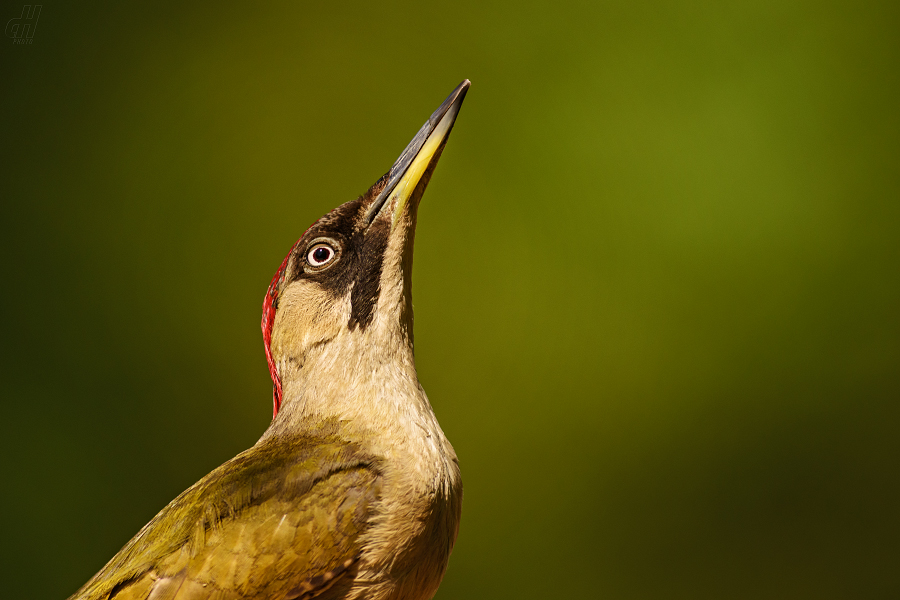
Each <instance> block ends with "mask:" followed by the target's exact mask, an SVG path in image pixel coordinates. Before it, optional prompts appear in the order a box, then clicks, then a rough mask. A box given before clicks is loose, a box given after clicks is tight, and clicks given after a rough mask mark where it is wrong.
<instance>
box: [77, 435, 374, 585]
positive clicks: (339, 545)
mask: <svg viewBox="0 0 900 600" xmlns="http://www.w3.org/2000/svg"><path fill="white" fill-rule="evenodd" d="M337 431H338V430H337V426H336V425H334V424H333V423H326V424H323V425H322V426H320V427H318V428H317V430H316V431H314V432H312V433H307V434H304V435H302V436H298V437H294V438H291V439H283V438H269V439H267V440H263V441H261V442H260V443H259V444H257V445H256V446H254V447H253V448H250V449H249V450H247V451H245V452H243V453H241V454H239V455H238V456H236V457H235V458H233V459H232V460H230V461H228V462H227V463H225V464H224V465H222V466H221V467H219V468H218V469H216V470H215V471H213V472H212V473H210V474H209V475H207V476H206V477H204V478H203V479H201V480H200V481H199V482H197V483H196V484H195V485H193V486H192V487H191V488H189V489H188V490H187V491H185V492H184V493H183V494H181V495H180V496H179V497H178V498H176V499H175V500H173V501H172V502H171V503H170V504H169V505H168V506H167V507H166V508H164V509H163V510H162V511H161V512H160V513H159V514H158V515H157V516H156V517H155V518H154V519H153V520H152V521H150V523H148V524H147V525H146V526H145V527H144V528H143V529H142V530H141V531H140V532H139V533H138V534H137V535H136V536H135V537H134V538H133V539H132V540H131V541H130V542H129V543H128V544H127V545H126V546H125V547H124V548H122V550H121V551H120V552H119V553H118V554H117V555H116V556H115V557H114V558H113V559H112V560H111V561H110V562H109V563H108V564H107V565H106V566H105V567H104V568H103V569H102V570H101V571H100V572H99V573H97V575H95V576H94V577H93V578H92V579H91V580H90V581H88V582H87V584H85V586H84V587H83V588H82V589H81V590H79V591H78V592H77V593H76V594H75V595H74V596H72V600H76V599H77V600H100V599H106V598H109V597H111V596H114V597H115V598H116V599H117V600H130V599H132V598H140V599H144V598H147V595H148V593H149V591H150V589H151V587H152V586H153V585H154V584H156V583H157V581H158V580H161V579H166V578H168V579H170V581H169V582H166V584H165V585H162V586H158V590H157V594H158V595H157V594H154V598H160V599H162V598H167V597H173V596H175V595H176V594H177V595H178V598H179V599H182V598H184V599H185V600H189V599H191V598H204V599H206V598H219V599H221V600H226V599H230V598H241V597H253V598H256V597H259V598H271V599H273V600H275V599H280V598H285V599H287V598H303V597H308V596H311V595H316V596H317V597H320V598H325V597H327V596H325V595H321V594H322V593H323V592H324V591H325V590H326V588H328V587H329V586H333V585H334V584H335V583H338V582H339V581H340V580H341V579H342V576H344V575H345V574H346V572H347V571H352V569H353V564H354V562H355V561H356V559H357V558H358V556H359V551H360V548H359V537H360V534H361V533H362V532H363V531H364V530H365V528H366V523H367V520H368V519H369V518H370V516H371V515H370V510H371V507H372V505H373V503H375V502H376V501H377V500H378V496H379V494H380V487H381V486H380V474H379V468H378V463H377V461H376V460H375V459H373V458H372V457H371V456H370V455H367V454H366V453H365V452H364V451H363V450H362V449H361V448H360V447H359V445H358V444H355V443H352V442H348V440H346V439H343V438H342V437H341V436H340V435H339V434H338V433H337ZM348 579H349V578H348ZM340 587H341V586H337V588H336V589H335V590H334V591H335V593H337V592H338V591H339V588H340Z"/></svg>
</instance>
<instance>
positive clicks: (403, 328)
mask: <svg viewBox="0 0 900 600" xmlns="http://www.w3.org/2000/svg"><path fill="white" fill-rule="evenodd" d="M469 85H470V84H469V81H468V80H465V81H463V82H462V83H461V84H460V85H459V86H458V87H457V88H456V89H455V90H454V91H453V93H451V94H450V96H448V97H447V99H446V100H445V101H444V102H443V104H441V106H440V107H439V108H438V109H437V110H436V111H435V112H434V113H433V114H432V115H431V117H430V118H429V119H428V121H427V122H426V123H425V124H424V125H423V126H422V128H421V129H420V130H419V132H418V133H417V134H416V136H415V137H414V138H413V140H412V141H411V142H410V143H409V145H408V146H407V147H406V149H405V150H404V151H403V153H402V154H401V155H400V158H398V159H397V161H396V162H395V163H394V165H393V166H392V167H391V169H390V170H389V171H388V172H387V173H386V174H385V175H384V176H383V177H381V179H379V180H378V181H377V182H376V183H375V184H374V185H373V186H372V187H371V188H369V190H368V191H367V192H366V193H365V194H363V195H362V196H360V197H359V198H357V199H356V200H352V201H350V202H347V203H345V204H342V205H340V206H338V207H337V208H335V209H334V210H332V211H331V212H329V213H328V214H326V215H325V216H323V217H322V218H321V219H319V220H318V221H316V222H315V223H313V225H312V226H311V227H310V228H309V229H307V230H306V233H304V234H303V237H301V238H300V239H299V240H298V241H297V243H296V244H294V246H293V248H292V249H291V251H290V252H289V253H288V255H287V256H286V257H285V259H284V261H283V262H282V263H281V266H280V267H279V268H278V271H277V272H276V273H275V276H274V277H273V279H272V282H271V284H269V288H268V290H267V291H266V296H265V300H264V302H263V317H262V330H263V339H264V342H265V349H266V358H267V360H268V363H269V372H270V373H271V375H272V381H273V383H274V390H273V403H274V407H273V417H274V416H277V415H278V412H279V410H280V408H281V406H282V402H283V399H284V398H285V396H286V395H288V396H291V397H294V396H297V397H303V396H306V397H309V396H310V395H311V394H310V393H309V392H310V389H311V386H312V388H313V389H314V388H315V386H316V385H319V391H320V392H321V389H323V388H322V386H324V385H325V383H324V382H320V383H317V382H316V378H317V377H321V378H322V379H323V380H325V379H327V381H328V382H329V383H328V385H329V386H331V387H330V388H329V389H331V388H334V386H345V387H347V386H349V387H352V388H353V389H354V390H356V388H358V387H360V385H361V382H364V381H365V380H366V379H367V378H368V379H372V378H377V377H378V376H379V373H381V375H385V374H386V373H387V372H389V371H399V372H404V371H409V370H411V372H412V373H413V374H414V373H415V367H414V363H413V354H412V350H413V314H412V258H413V240H414V237H415V228H416V215H417V212H418V207H419V201H420V200H421V198H422V194H423V193H424V192H425V188H426V186H427V185H428V182H429V180H430V179H431V175H432V172H433V171H434V168H435V166H436V165H437V162H438V159H439V158H440V155H441V152H442V150H443V148H444V144H445V143H446V142H447V138H448V136H449V134H450V130H451V129H452V128H453V123H454V121H455V120H456V116H457V114H458V112H459V108H460V106H461V105H462V102H463V99H464V98H465V95H466V92H467V91H468V89H469ZM388 374H389V373H388ZM394 375H397V374H396V373H394ZM397 376H398V377H402V375H397ZM295 383H296V386H295V387H296V388H297V389H295V390H291V389H289V388H290V387H291V386H292V385H294V384H295ZM416 385H417V383H416ZM357 391H358V390H357ZM319 395H321V394H319ZM298 401H301V400H299V399H298ZM304 401H305V400H304Z"/></svg>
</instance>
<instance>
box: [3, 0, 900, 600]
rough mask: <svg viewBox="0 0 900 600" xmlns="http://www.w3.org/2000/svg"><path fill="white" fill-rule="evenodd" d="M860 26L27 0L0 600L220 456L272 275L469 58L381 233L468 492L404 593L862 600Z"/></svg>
mask: <svg viewBox="0 0 900 600" xmlns="http://www.w3.org/2000/svg"><path fill="white" fill-rule="evenodd" d="M21 9H22V5H21V4H16V3H14V2H13V3H11V2H4V3H3V4H2V11H0V21H2V22H4V23H6V22H7V20H8V19H10V18H13V17H18V16H20V14H21ZM898 23H900V5H898V4H897V3H896V2H883V3H877V2H849V1H846V2H809V1H807V2H799V3H785V2H766V1H762V2H760V1H754V2H734V3H727V4H726V3H696V2H687V1H670V2H655V3H644V2H627V1H610V2H578V3H562V2H555V3H530V2H521V1H519V2H507V3H501V2H455V3H452V4H446V3H445V4H440V5H437V4H435V5H425V4H422V3H399V2H391V3H371V2H341V3H335V4H332V5H328V6H326V5H325V3H322V4H317V5H313V4H300V3H283V4H277V5H268V6H261V5H252V6H251V5H249V4H240V3H227V2H215V3H214V2H206V3H202V4H197V5H194V6H184V5H182V4H181V3H174V2H171V3H168V2H154V3H123V2H106V3H93V4H87V3H79V5H78V6H74V5H73V4H70V3H66V4H64V5H61V4H57V3H54V4H45V5H43V10H42V12H41V15H40V20H39V24H38V27H37V29H36V31H35V34H34V38H33V42H32V44H30V45H25V46H15V45H13V44H12V40H11V39H9V38H8V37H4V38H3V40H2V43H3V44H4V47H3V50H2V52H0V60H2V63H0V66H2V70H0V75H2V82H3V85H2V87H0V98H2V120H0V132H2V133H0V140H2V144H0V186H2V187H0V194H2V215H3V217H2V221H0V223H2V231H0V233H2V239H0V244H2V247H0V251H2V259H0V269H2V272H0V276H2V281H3V294H2V296H0V298H2V299H0V310H2V313H0V318H2V324H3V334H2V345H0V351H2V355H0V377H2V389H0V393H2V418H0V453H2V457H3V458H2V462H0V469H2V471H0V478H2V479H0V481H2V493H0V509H2V514H3V519H2V522H3V525H2V539H3V542H2V544H0V564H2V571H3V574H4V577H3V579H4V589H3V592H2V596H3V597H4V598H10V599H16V600H28V599H32V598H34V599H39V598H64V597H66V596H67V595H69V594H70V593H72V592H73V591H74V590H75V589H76V588H78V587H79V586H80V585H81V584H82V583H84V581H85V580H86V579H87V578H88V577H90V576H91V575H92V574H93V573H94V572H95V571H97V570H98V569H99V568H100V567H101V566H102V565H103V564H104V563H105V562H106V560H108V559H109V558H110V557H111V556H112V555H113V554H114V553H115V552H116V550H118V549H119V548H120V547H121V546H122V545H123V544H124V543H125V542H126V541H127V540H128V539H129V538H130V537H131V536H132V535H133V534H134V533H135V532H137V530H138V529H139V528H140V527H141V526H142V525H143V524H144V523H145V522H146V521H147V520H149V519H150V518H151V517H152V516H153V515H154V514H155V513H156V512H157V511H158V510H159V509H160V508H162V507H163V506H164V505H165V504H166V503H167V502H168V501H169V500H171V499H172V498H174V497H175V496H176V495H177V494H178V493H180V492H181V491H182V490H183V489H184V488H186V487H187V486H189V485H190V484H191V483H193V482H194V481H195V480H197V479H198V478H200V477H201V476H203V475H204V474H205V473H207V472H208V471H209V470H211V469H212V468H214V467H215V466H217V465H218V464H220V463H221V462H223V461H225V460H227V459H228V458H230V457H231V456H233V455H234V454H236V453H237V452H239V451H241V450H243V449H245V448H247V447H248V446H250V445H252V444H253V443H254V442H255V440H256V439H257V438H258V436H259V435H260V434H261V433H262V431H263V430H264V429H265V428H266V426H267V424H268V421H269V419H270V417H271V383H270V381H269V377H268V373H267V370H266V364H265V359H264V355H263V347H262V340H261V335H260V331H259V317H260V307H261V304H262V299H263V293H264V291H265V288H266V286H267V284H268V282H269V279H270V277H271V276H272V274H273V273H274V271H275V269H276V268H277V267H278V265H279V263H280V262H281V259H282V258H283V256H284V254H285V253H286V252H287V250H288V249H289V248H290V247H291V245H292V244H293V242H294V241H295V240H296V239H297V238H298V237H299V236H300V234H302V232H303V231H304V230H305V228H306V227H307V226H308V225H309V224H310V223H311V222H312V221H313V220H315V219H316V218H318V217H319V216H320V215H322V214H323V213H325V212H327V211H328V210H329V209H331V208H332V207H334V206H336V205H337V204H339V203H342V202H344V201H346V200H350V199H352V198H354V197H355V196H356V195H358V194H359V193H361V192H363V191H364V190H365V189H366V188H367V187H368V186H369V185H370V184H371V183H373V182H374V181H375V180H376V179H377V178H378V177H379V176H380V175H381V174H382V173H384V172H385V171H386V170H387V169H388V167H389V166H390V165H391V164H392V162H393V161H394V159H395V158H396V157H397V155H398V154H399V153H400V151H401V150H402V149H403V147H404V146H405V145H406V143H407V142H408V141H409V139H411V137H412V136H413V134H414V133H415V132H416V131H417V129H418V128H419V126H420V125H421V124H422V123H423V122H424V120H425V119H426V118H427V117H428V115H429V114H430V113H431V111H432V110H433V109H434V108H435V107H437V105H438V104H439V103H440V102H441V101H442V100H443V99H444V97H445V96H446V95H447V94H448V93H449V92H450V90H452V89H453V87H454V86H455V85H456V84H458V83H459V82H460V81H461V80H462V79H463V78H470V79H471V80H472V82H473V85H472V89H471V91H470V93H469V95H468V98H467V100H466V103H465V106H464V107H463V109H462V112H461V113H460V118H459V121H458V122H457V127H456V129H455V130H454V133H453V136H452V138H451V140H450V143H449V145H448V147H447V150H446V152H445V153H444V156H443V159H442V161H441V165H440V168H439V169H438V170H437V172H436V175H435V177H434V179H433V180H432V184H431V187H430V188H429V191H428V194H427V195H426V197H425V200H424V203H423V205H422V211H421V214H420V220H419V235H418V236H417V248H416V271H415V300H416V309H417V312H416V342H417V348H416V350H417V358H418V368H419V372H420V376H421V380H422V382H423V384H424V386H425V388H426V390H427V391H428V393H429V396H430V398H431V400H432V402H433V404H434V407H435V410H436V412H437V414H438V416H439V418H440V420H441V423H442V425H443V427H444V429H445V431H446V432H447V434H448V436H449V437H450V439H451V440H452V441H453V443H454V445H455V447H456V449H457V451H458V453H459V455H460V458H461V461H462V467H463V475H464V481H465V489H466V495H465V503H464V510H463V523H462V529H461V535H460V539H459V542H458V545H457V547H456V549H455V551H454V554H453V558H452V560H451V564H450V569H449V572H448V574H447V577H446V579H445V580H444V584H443V586H442V587H441V590H440V592H439V593H438V596H437V597H438V598H439V599H440V600H451V599H457V598H467V599H468V598H519V599H527V598H594V597H596V598H622V599H631V598H634V599H644V598H647V599H657V598H691V599H706V598H709V599H719V598H766V599H771V598H817V599H822V598H897V597H900V574H898V573H900V569H898V563H900V434H898V430H900V268H898V266H900V99H898V92H900V27H898Z"/></svg>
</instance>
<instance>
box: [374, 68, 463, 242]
mask: <svg viewBox="0 0 900 600" xmlns="http://www.w3.org/2000/svg"><path fill="white" fill-rule="evenodd" d="M470 85H471V83H470V82H469V80H468V79H466V80H465V81H463V82H462V83H460V84H459V85H458V86H456V89H455V90H453V92H452V93H451V94H450V95H449V96H447V99H446V100H444V102H443V103H442V104H441V105H440V106H439V107H438V109H437V110H436V111H434V113H433V114H432V115H431V117H429V118H428V120H427V121H426V122H425V124H424V125H422V128H421V129H419V133H417V134H416V137H414V138H413V139H412V141H411V142H410V143H409V145H408V146H407V147H406V149H405V150H404V151H403V153H402V154H401V155H400V158H398V159H397V162H395V163H394V166H392V167H391V170H390V171H388V174H387V183H386V184H385V186H384V189H382V190H381V192H380V193H379V194H378V197H376V198H375V201H374V202H373V203H372V206H371V207H370V208H369V212H368V214H367V215H366V224H367V225H369V224H371V223H372V221H374V220H375V217H377V216H378V215H379V214H380V213H381V212H382V209H383V208H384V207H385V206H387V207H388V208H387V209H386V210H390V211H391V212H392V213H393V214H392V216H391V227H392V228H393V226H394V224H395V223H396V222H397V220H398V219H399V218H400V216H401V215H402V214H403V211H404V210H405V209H406V207H407V206H408V205H410V204H414V203H416V202H418V200H419V199H421V197H422V194H423V193H424V191H425V186H427V185H428V181H429V180H430V179H431V173H432V171H434V167H435V166H436V165H437V161H438V159H439V158H440V156H441V151H442V150H443V148H444V144H445V143H446V142H447V137H448V136H449V135H450V130H451V129H453V123H454V121H456V115H457V114H459V107H460V106H462V102H463V99H465V97H466V92H468V91H469V86H470Z"/></svg>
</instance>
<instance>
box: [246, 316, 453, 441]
mask: <svg viewBox="0 0 900 600" xmlns="http://www.w3.org/2000/svg"><path fill="white" fill-rule="evenodd" d="M410 313H411V311H410ZM396 316H397V315H396V314H394V315H377V316H376V320H375V322H373V323H372V324H371V326H369V327H367V328H366V329H364V330H362V329H360V328H356V329H354V330H350V329H344V330H342V331H340V332H339V333H338V334H337V335H336V336H335V337H333V338H332V339H330V340H328V341H326V342H324V343H321V344H317V345H314V346H312V347H310V348H308V349H307V351H306V352H304V353H303V357H302V360H293V361H283V362H281V368H280V375H281V380H282V390H283V396H282V406H281V410H280V411H279V412H278V415H277V416H276V417H275V418H274V419H273V421H272V424H271V426H270V427H269V429H268V430H267V431H266V433H265V435H264V437H271V436H277V435H297V434H303V433H304V432H308V431H310V430H311V429H314V428H315V427H316V425H317V424H318V423H320V422H322V421H323V420H326V419H328V420H336V421H338V422H340V423H341V426H342V429H345V430H346V433H348V434H351V435H352V436H353V437H357V436H359V437H361V438H363V439H365V440H366V441H368V442H371V443H379V442H381V443H380V444H379V445H385V444H386V445H388V446H391V447H396V446H397V445H398V443H399V444H400V445H402V444H403V443H404V442H407V441H410V439H411V438H414V437H421V436H422V435H425V436H426V437H427V436H428V435H434V436H437V437H440V438H443V433H442V432H440V427H439V426H438V424H437V419H436V418H435V416H434V412H433V411H432V409H431V405H430V404H429V402H428V398H427V397H426V395H425V391H424V390H423V389H422V386H421V385H420V384H419V380H418V376H417V374H416V367H415V358H414V353H413V343H412V339H411V336H410V335H408V333H407V332H411V331H412V327H411V324H412V323H411V320H412V319H411V314H410V318H409V321H410V323H409V325H410V326H409V327H404V326H402V324H401V326H398V321H397V320H394V321H393V326H392V327H391V326H388V325H389V323H380V322H379V317H384V318H390V317H393V318H394V319H396ZM395 449H396V448H395Z"/></svg>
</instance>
